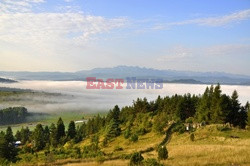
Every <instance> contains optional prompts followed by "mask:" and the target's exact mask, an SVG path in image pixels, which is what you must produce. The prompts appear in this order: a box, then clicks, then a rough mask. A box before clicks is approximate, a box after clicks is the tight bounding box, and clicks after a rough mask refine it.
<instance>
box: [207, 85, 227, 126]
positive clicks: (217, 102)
mask: <svg viewBox="0 0 250 166" xmlns="http://www.w3.org/2000/svg"><path fill="white" fill-rule="evenodd" d="M221 102H222V100H221V89H220V84H217V86H215V88H214V92H213V95H212V100H211V109H210V112H211V122H212V123H223V121H224V117H223V110H222V104H221Z"/></svg>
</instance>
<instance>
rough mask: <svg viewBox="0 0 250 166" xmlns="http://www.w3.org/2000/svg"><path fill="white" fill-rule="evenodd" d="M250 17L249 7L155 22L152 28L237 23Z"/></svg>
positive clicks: (216, 25) (162, 28)
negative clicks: (209, 15)
mask: <svg viewBox="0 0 250 166" xmlns="http://www.w3.org/2000/svg"><path fill="white" fill-rule="evenodd" d="M247 19H250V9H247V10H241V11H238V12H235V13H231V14H228V15H224V16H218V17H206V18H197V19H190V20H185V21H178V22H170V23H165V24H157V25H155V26H153V27H152V28H151V29H152V30H164V29H168V28H170V27H172V26H181V25H189V24H196V25H200V26H212V27H218V26H225V25H228V24H231V23H238V22H240V21H243V20H247Z"/></svg>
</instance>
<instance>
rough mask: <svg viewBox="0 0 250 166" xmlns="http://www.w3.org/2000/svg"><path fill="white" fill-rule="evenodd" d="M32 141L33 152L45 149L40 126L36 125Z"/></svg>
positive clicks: (42, 131)
mask: <svg viewBox="0 0 250 166" xmlns="http://www.w3.org/2000/svg"><path fill="white" fill-rule="evenodd" d="M33 139H34V147H35V150H37V151H39V150H42V149H43V148H44V147H45V145H46V143H45V140H44V130H43V126H42V125H41V124H37V125H36V128H35V130H34V132H33Z"/></svg>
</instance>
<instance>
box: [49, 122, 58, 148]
mask: <svg viewBox="0 0 250 166" xmlns="http://www.w3.org/2000/svg"><path fill="white" fill-rule="evenodd" d="M49 131H50V144H51V145H52V146H53V147H56V146H57V144H58V142H57V129H56V126H55V124H54V123H51V125H50V127H49Z"/></svg>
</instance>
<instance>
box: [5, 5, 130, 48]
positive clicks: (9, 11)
mask: <svg viewBox="0 0 250 166" xmlns="http://www.w3.org/2000/svg"><path fill="white" fill-rule="evenodd" d="M41 2H44V1H43V0H17V1H12V0H5V1H3V2H0V9H1V11H2V12H1V13H0V40H2V41H5V42H9V43H29V44H31V43H35V44H44V43H65V44H70V45H72V44H77V45H81V44H84V43H85V42H86V41H88V40H90V39H91V37H92V36H93V35H96V34H101V33H106V32H109V31H111V30H113V29H117V28H121V27H123V26H124V25H125V24H126V22H127V20H126V19H125V18H113V19H107V18H104V17H101V16H93V15H85V14H83V13H82V12H65V13H62V12H58V13H34V12H32V11H31V9H32V7H33V5H34V3H36V4H37V3H41ZM17 11H18V12H17Z"/></svg>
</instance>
